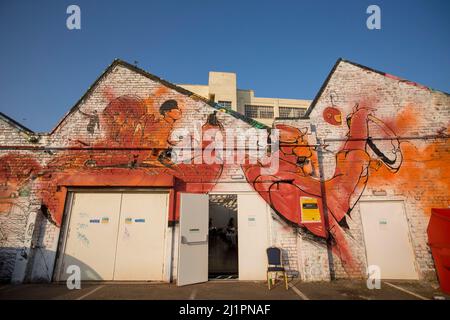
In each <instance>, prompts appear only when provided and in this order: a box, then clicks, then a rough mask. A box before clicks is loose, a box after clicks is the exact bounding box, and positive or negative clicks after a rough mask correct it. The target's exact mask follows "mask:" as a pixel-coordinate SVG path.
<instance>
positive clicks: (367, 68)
mask: <svg viewBox="0 0 450 320" xmlns="http://www.w3.org/2000/svg"><path fill="white" fill-rule="evenodd" d="M341 62H345V63H349V64H351V65H354V66H355V67H358V68H360V69H363V70H367V71H370V72H374V73H378V74H380V75H382V76H385V77H387V78H391V79H394V80H397V81H400V82H403V83H406V84H410V85H413V86H416V87H419V88H423V89H426V90H430V91H436V92H441V93H443V94H445V95H447V96H450V94H449V93H447V92H444V91H440V90H435V89H433V88H430V87H427V86H424V85H421V84H418V83H417V82H413V81H410V80H406V79H402V78H400V77H397V76H394V75H391V74H389V73H386V72H383V71H379V70H375V69H372V68H369V67H366V66H364V65H361V64H358V63H356V62H352V61H349V60H345V59H343V58H339V59H337V61H336V63H335V64H334V66H333V68H332V69H331V71H330V73H329V74H328V76H327V78H326V79H325V81H324V83H323V84H322V86H321V87H320V89H319V92H317V94H316V96H315V97H314V100H313V101H312V103H311V105H310V106H309V108H308V110H306V112H305V114H304V116H303V118H302V119H308V118H309V115H310V114H311V112H312V110H313V109H314V107H315V106H316V104H317V101H318V100H319V98H320V96H321V95H322V93H323V91H324V90H325V88H326V87H327V85H328V82H330V79H331V77H332V76H333V74H334V72H335V71H336V69H337V67H338V66H339V64H340V63H341Z"/></svg>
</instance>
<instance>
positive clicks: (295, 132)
mask: <svg viewBox="0 0 450 320" xmlns="http://www.w3.org/2000/svg"><path fill="white" fill-rule="evenodd" d="M338 120H339V117H337V115H336V112H335V111H334V110H333V111H332V122H333V123H334V122H335V121H336V122H338ZM347 125H348V128H349V130H348V134H347V140H346V142H345V144H344V146H343V147H342V149H341V150H340V151H339V152H338V153H337V154H336V156H335V161H336V167H335V172H334V174H333V176H332V177H331V178H330V179H328V180H326V181H323V184H324V188H323V189H324V190H325V192H323V191H322V185H321V180H320V178H319V176H318V174H317V169H316V168H317V166H318V160H317V152H316V150H315V148H314V147H313V146H309V145H308V144H307V141H306V129H303V130H299V129H297V128H294V127H290V126H286V125H277V126H276V128H277V129H279V130H280V148H279V150H277V151H275V152H274V154H273V156H275V157H279V170H278V172H277V173H276V174H274V175H262V174H261V168H262V167H263V165H262V164H261V163H258V164H255V165H250V164H245V165H243V166H242V167H243V170H244V172H245V176H246V178H247V180H248V181H249V182H250V183H251V184H252V185H253V187H254V189H255V190H256V191H258V193H259V194H260V195H261V197H263V198H264V199H265V200H266V201H267V202H268V203H269V204H270V206H271V207H272V208H273V209H274V210H275V211H276V212H277V213H278V214H280V215H281V216H282V217H284V218H285V219H286V220H288V221H290V222H291V223H294V224H296V225H299V226H302V227H305V228H306V229H308V230H309V231H310V232H312V233H313V234H315V235H317V236H319V237H323V238H328V237H330V238H331V239H332V241H333V243H334V246H333V250H334V252H335V253H336V254H337V255H338V256H339V257H340V258H341V260H342V262H343V265H344V267H355V265H354V260H353V258H352V256H351V253H350V250H349V248H348V246H347V243H346V239H345V237H344V233H343V229H342V227H344V228H346V227H348V225H347V223H346V216H350V213H351V211H352V209H353V208H354V206H355V204H356V203H357V201H358V200H359V198H360V197H361V195H362V193H363V191H364V189H365V186H366V184H367V180H368V177H369V169H375V170H377V169H378V168H379V167H380V166H381V165H383V164H385V165H386V166H387V167H388V168H389V169H391V170H394V171H395V170H398V169H399V167H400V164H401V152H400V145H399V142H398V141H396V140H395V135H394V133H393V132H392V130H390V129H389V128H388V127H387V126H386V125H384V124H383V123H382V121H381V120H379V119H377V118H376V117H374V116H373V115H372V114H371V110H369V109H368V108H360V107H358V106H356V108H355V110H354V111H353V113H352V114H350V115H349V116H348V117H347ZM369 127H370V128H374V130H375V128H379V129H380V130H382V131H383V132H384V133H385V135H386V134H388V135H389V137H390V138H392V140H390V141H391V144H392V146H393V148H392V149H391V153H390V154H389V155H386V154H388V153H387V152H386V154H385V153H383V152H381V151H380V149H379V148H378V147H377V146H376V144H375V143H374V142H373V141H372V140H371V139H370V135H369ZM302 197H308V198H313V199H316V200H317V204H318V209H319V211H320V215H321V217H320V221H302V220H303V219H302V208H301V205H300V199H301V198H302ZM324 198H325V199H326V205H327V211H328V218H329V226H328V229H327V228H325V220H324V201H323V199H324Z"/></svg>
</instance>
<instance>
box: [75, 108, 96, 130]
mask: <svg viewBox="0 0 450 320" xmlns="http://www.w3.org/2000/svg"><path fill="white" fill-rule="evenodd" d="M78 112H79V113H81V114H82V115H83V116H85V117H87V118H88V119H89V123H88V125H87V127H86V130H87V132H89V133H90V134H94V133H95V128H96V127H97V129H99V130H100V119H99V117H98V114H97V110H94V112H93V114H88V113H85V112H83V111H81V110H78Z"/></svg>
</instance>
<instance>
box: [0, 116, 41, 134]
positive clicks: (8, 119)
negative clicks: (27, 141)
mask: <svg viewBox="0 0 450 320" xmlns="http://www.w3.org/2000/svg"><path fill="white" fill-rule="evenodd" d="M0 118H1V119H2V120H3V121H5V122H6V123H8V124H10V125H12V126H13V127H15V128H16V129H19V130H20V131H25V132H26V133H31V134H35V132H34V131H33V130H31V129H28V128H27V127H25V126H24V125H23V124H20V123H19V122H17V121H16V120H14V119H13V118H11V117H8V116H7V115H6V114H4V113H3V112H0Z"/></svg>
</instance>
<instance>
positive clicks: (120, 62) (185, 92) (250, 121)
mask: <svg viewBox="0 0 450 320" xmlns="http://www.w3.org/2000/svg"><path fill="white" fill-rule="evenodd" d="M118 65H120V66H123V67H125V68H128V69H130V70H132V71H134V72H136V73H138V74H140V75H142V76H144V77H146V78H148V79H151V80H153V81H155V82H159V83H161V84H163V85H164V86H166V87H169V88H171V89H173V90H175V91H177V92H179V93H181V94H183V95H186V96H188V97H190V98H193V99H195V100H200V101H203V102H204V103H206V104H208V105H209V106H211V107H213V108H214V109H216V110H220V111H224V110H225V109H224V108H223V107H222V106H221V105H219V104H217V103H215V102H213V101H210V100H208V99H206V98H204V97H202V96H200V95H198V94H195V93H193V92H191V91H189V90H187V89H184V88H182V87H180V86H178V85H175V84H173V83H171V82H169V81H166V80H164V79H162V78H160V77H158V76H155V75H154V74H151V73H149V72H147V71H145V70H143V69H141V68H138V67H137V66H135V65H132V64H130V63H128V62H126V61H124V60H121V59H114V61H113V62H112V63H111V64H110V65H109V66H108V67H107V68H106V70H105V71H104V72H103V73H102V74H101V75H100V76H99V77H98V78H97V79H96V80H95V81H94V83H93V84H92V85H91V86H90V87H89V88H88V90H87V91H86V92H85V93H84V94H83V95H82V96H81V98H80V99H79V100H78V101H77V102H76V103H75V105H74V106H73V107H72V108H70V110H69V112H68V113H66V115H65V116H64V117H63V118H62V119H61V120H60V121H59V122H58V124H57V125H56V126H55V127H54V128H53V130H52V131H51V132H50V134H53V133H54V132H55V131H56V130H57V129H58V128H59V127H60V126H61V124H62V123H63V122H64V120H65V119H66V118H67V117H68V116H69V115H71V114H72V113H73V112H75V111H76V110H77V109H78V108H79V106H80V104H81V103H82V102H83V101H84V100H85V99H86V98H87V97H88V96H89V95H90V94H91V92H92V91H93V89H94V88H95V87H96V86H97V84H98V83H99V82H100V81H101V80H103V79H104V78H105V77H106V75H107V74H108V73H109V72H110V71H111V70H113V69H114V68H115V67H116V66H118ZM225 111H226V113H228V114H230V115H231V116H233V117H235V118H237V119H240V120H243V121H244V122H246V123H248V124H250V125H251V126H253V127H257V128H260V129H270V127H268V126H266V125H265V124H262V123H260V122H258V121H256V120H254V119H252V118H249V117H246V116H245V115H242V114H240V113H238V112H237V111H234V110H231V109H226V110H225Z"/></svg>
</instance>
